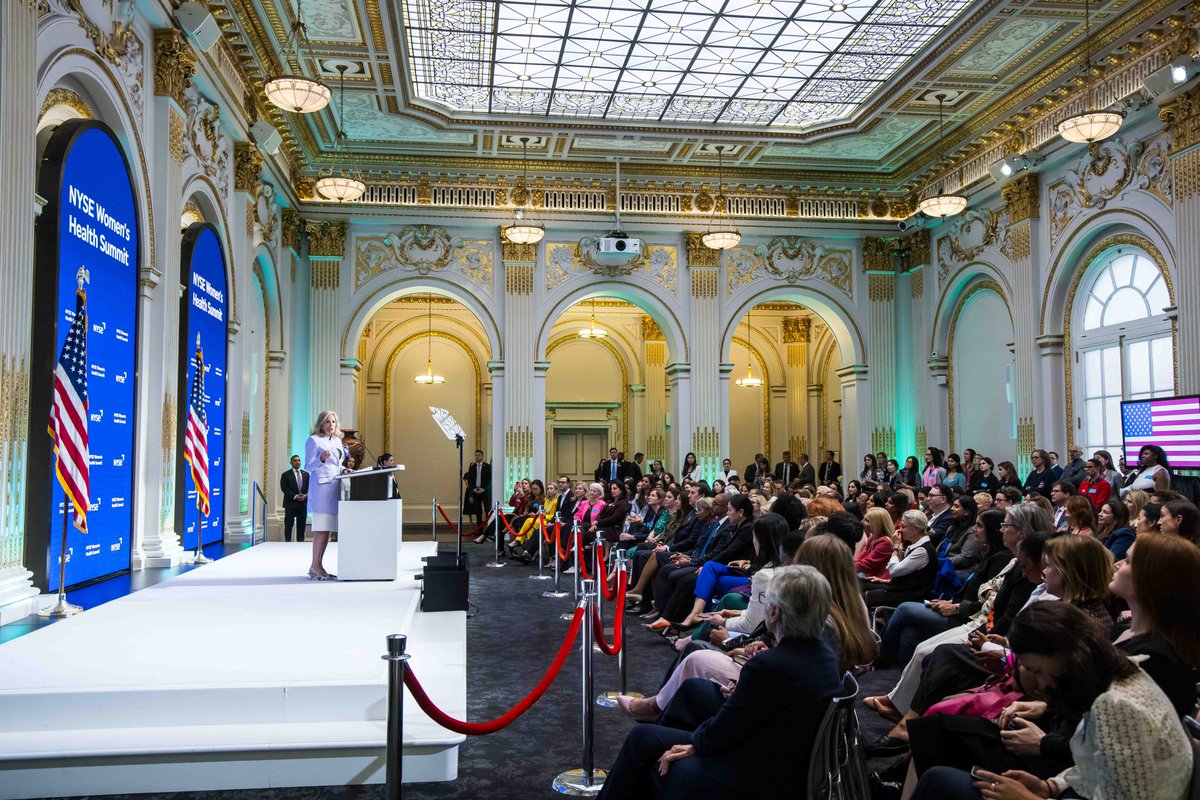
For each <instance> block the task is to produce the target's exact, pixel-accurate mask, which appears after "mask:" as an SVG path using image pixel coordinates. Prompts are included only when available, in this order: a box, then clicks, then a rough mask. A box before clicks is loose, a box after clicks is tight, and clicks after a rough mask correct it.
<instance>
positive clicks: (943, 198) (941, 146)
mask: <svg viewBox="0 0 1200 800" xmlns="http://www.w3.org/2000/svg"><path fill="white" fill-rule="evenodd" d="M937 101H938V172H940V173H941V177H940V178H939V179H938V184H937V189H936V190H935V191H934V192H933V193H932V194H930V195H929V196H928V197H926V198H924V199H923V200H921V202H920V203H918V204H917V208H919V209H920V210H921V211H922V212H923V213H925V214H928V215H929V216H931V217H953V216H954V215H955V214H961V213H962V212H963V209H965V208H966V207H967V198H966V197H965V196H963V195H961V194H948V193H947V192H946V142H945V139H944V138H943V131H942V105H943V103H945V101H946V95H945V94H944V93H941V92H939V93H938V96H937Z"/></svg>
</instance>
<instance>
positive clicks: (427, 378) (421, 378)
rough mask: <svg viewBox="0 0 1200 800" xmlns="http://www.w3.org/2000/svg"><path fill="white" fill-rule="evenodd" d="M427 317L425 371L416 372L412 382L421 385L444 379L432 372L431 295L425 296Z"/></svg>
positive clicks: (432, 383) (443, 380)
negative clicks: (427, 334) (427, 332)
mask: <svg viewBox="0 0 1200 800" xmlns="http://www.w3.org/2000/svg"><path fill="white" fill-rule="evenodd" d="M426 305H427V308H428V319H429V339H428V344H427V345H426V349H425V371H424V372H420V373H417V376H416V377H415V378H413V383H419V384H421V385H422V386H433V385H434V384H441V383H445V382H446V379H445V378H444V377H442V376H441V375H434V374H433V295H429V297H428V298H426Z"/></svg>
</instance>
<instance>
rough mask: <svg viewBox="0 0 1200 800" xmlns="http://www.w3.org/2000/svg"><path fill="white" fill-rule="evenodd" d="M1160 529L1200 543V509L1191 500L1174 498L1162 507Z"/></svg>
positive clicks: (1159, 521) (1159, 520)
mask: <svg viewBox="0 0 1200 800" xmlns="http://www.w3.org/2000/svg"><path fill="white" fill-rule="evenodd" d="M1158 529H1159V530H1160V531H1162V532H1163V533H1165V534H1168V535H1170V536H1182V537H1183V538H1184V539H1187V540H1188V541H1189V542H1191V543H1192V544H1196V545H1200V509H1198V508H1196V506H1194V505H1192V502H1191V501H1190V500H1172V501H1171V502H1169V503H1167V504H1166V505H1164V506H1163V507H1162V511H1161V516H1159V518H1158Z"/></svg>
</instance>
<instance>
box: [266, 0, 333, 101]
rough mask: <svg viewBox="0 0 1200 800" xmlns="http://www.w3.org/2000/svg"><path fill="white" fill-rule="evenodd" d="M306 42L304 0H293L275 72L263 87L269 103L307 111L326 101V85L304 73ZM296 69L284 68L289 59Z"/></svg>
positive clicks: (329, 94)
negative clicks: (293, 12)
mask: <svg viewBox="0 0 1200 800" xmlns="http://www.w3.org/2000/svg"><path fill="white" fill-rule="evenodd" d="M306 44H308V26H307V25H305V24H304V0H296V21H295V22H293V23H292V30H291V31H290V32H289V33H288V39H287V42H286V43H285V44H284V46H283V52H282V53H280V54H279V70H280V71H279V72H277V73H275V74H273V75H272V76H271V77H270V78H268V79H267V83H266V85H265V86H264V87H263V90H264V91H265V92H266V93H267V99H268V100H270V101H271V104H272V105H276V106H278V107H279V108H282V109H283V110H284V111H291V112H293V113H296V114H311V113H313V112H314V111H320V110H321V109H322V108H324V107H325V106H327V105H329V98H330V97H331V96H332V95H331V93H330V91H329V87H328V86H326V85H325V84H323V83H321V82H320V81H319V80H316V79H314V78H310V77H308V76H307V75H305V74H304V72H303V70H304V60H303V58H302V56H303V54H304V46H305V45H306ZM293 59H294V60H295V62H296V65H297V67H299V70H298V71H297V72H294V73H293V72H288V69H289V68H290V67H291V64H292V60H293Z"/></svg>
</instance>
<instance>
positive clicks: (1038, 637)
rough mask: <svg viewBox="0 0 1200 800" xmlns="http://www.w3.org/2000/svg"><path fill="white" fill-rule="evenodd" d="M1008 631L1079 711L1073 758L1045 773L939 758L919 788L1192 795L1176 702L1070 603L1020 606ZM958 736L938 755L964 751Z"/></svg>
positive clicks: (1048, 687)
mask: <svg viewBox="0 0 1200 800" xmlns="http://www.w3.org/2000/svg"><path fill="white" fill-rule="evenodd" d="M1009 639H1010V644H1011V646H1012V650H1013V653H1014V654H1015V655H1016V657H1017V658H1018V659H1019V660H1020V663H1021V664H1022V665H1023V666H1024V667H1025V669H1026V671H1027V673H1028V674H1030V675H1032V677H1033V679H1034V682H1035V683H1036V687H1037V690H1038V691H1039V692H1040V693H1041V694H1043V695H1045V697H1046V698H1047V706H1051V705H1052V706H1055V707H1058V708H1061V709H1063V713H1066V714H1079V715H1080V716H1081V717H1082V722H1081V723H1080V724H1079V725H1078V727H1077V728H1076V730H1075V731H1074V733H1073V734H1072V736H1071V739H1070V743H1069V748H1070V752H1071V757H1072V761H1073V762H1074V763H1073V765H1072V766H1071V767H1069V768H1066V769H1064V770H1063V771H1061V772H1059V773H1058V774H1057V775H1053V776H1050V777H1048V778H1045V779H1043V778H1041V777H1039V776H1037V775H1036V774H1033V773H1030V772H1028V771H1026V770H1023V769H1001V768H1000V767H997V769H996V770H986V769H985V770H982V771H977V777H976V778H975V779H972V778H971V776H970V774H969V773H968V772H966V771H964V769H969V768H970V766H975V765H974V764H972V765H967V764H962V763H960V764H958V765H957V766H958V767H959V768H958V769H955V768H954V767H945V766H943V767H938V768H934V769H929V770H927V771H925V773H924V774H923V775H921V779H920V782H919V783H918V784H917V785H916V791H915V793H914V794H913V795H912V796H913V797H915V798H926V799H929V800H932V799H933V798H936V799H937V800H954V799H955V798H968V797H969V798H975V797H978V796H979V795H980V793H981V794H982V796H983V797H985V798H988V799H989V800H991V798H1029V797H1034V798H1054V797H1065V796H1067V793H1068V792H1070V793H1071V795H1070V796H1074V797H1083V798H1094V799H1095V800H1100V799H1101V798H1123V799H1124V798H1183V797H1184V796H1186V794H1187V791H1188V785H1189V782H1190V780H1191V774H1192V760H1193V750H1192V743H1191V741H1190V740H1189V739H1188V736H1187V734H1186V733H1184V730H1183V726H1182V725H1180V724H1179V717H1178V716H1177V715H1176V712H1175V709H1174V708H1173V707H1172V706H1171V703H1170V701H1169V700H1168V699H1167V696H1166V695H1165V694H1163V692H1162V690H1161V689H1160V688H1159V687H1158V685H1157V684H1155V683H1154V681H1153V680H1152V679H1151V678H1150V676H1149V675H1147V674H1146V673H1145V672H1144V671H1142V670H1141V669H1138V667H1137V665H1136V664H1134V663H1133V662H1132V661H1130V660H1129V658H1127V657H1126V656H1125V655H1124V654H1123V653H1121V652H1120V651H1119V650H1118V649H1117V648H1115V647H1113V646H1112V645H1111V644H1110V643H1109V642H1108V639H1107V637H1106V636H1105V634H1104V631H1103V630H1102V629H1100V628H1099V627H1098V626H1096V625H1093V624H1091V621H1090V620H1089V618H1088V617H1087V615H1086V614H1085V613H1083V612H1081V611H1080V610H1079V609H1077V608H1074V607H1072V606H1071V605H1068V604H1066V603H1043V604H1039V605H1037V606H1034V607H1032V608H1029V609H1027V610H1026V611H1024V612H1022V614H1021V615H1020V616H1019V617H1018V618H1017V620H1016V621H1015V622H1014V624H1013V628H1012V630H1011V631H1010V636H1009ZM1032 688H1033V687H1030V689H1031V690H1032ZM1017 719H1020V717H1017ZM1019 731H1020V729H1018V732H1019ZM958 744H959V741H958V740H956V741H955V743H954V746H951V747H950V748H949V749H948V750H946V751H944V752H943V753H939V754H935V756H943V757H944V755H945V754H947V753H950V754H953V753H962V752H963V748H960V747H958V746H957V745H958ZM935 746H936V745H935ZM917 747H918V746H916V745H914V756H915V757H914V764H916V767H917V769H920V767H921V763H920V762H921V761H922V760H923V759H924V747H923V745H922V746H920V747H921V750H920V751H918V749H917Z"/></svg>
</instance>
